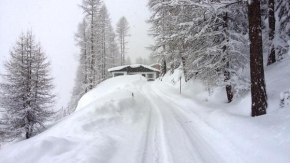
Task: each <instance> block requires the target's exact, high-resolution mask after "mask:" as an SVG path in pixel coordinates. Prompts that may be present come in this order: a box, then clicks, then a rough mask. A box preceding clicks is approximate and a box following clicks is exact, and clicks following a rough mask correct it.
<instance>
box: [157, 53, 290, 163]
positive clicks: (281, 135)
mask: <svg viewBox="0 0 290 163" xmlns="http://www.w3.org/2000/svg"><path fill="white" fill-rule="evenodd" d="M289 63H290V58H286V59H284V60H282V61H281V62H277V63H274V64H273V65H271V66H267V67H266V68H265V78H266V86H267V95H268V109H267V114H266V115H263V116H259V117H255V118H252V117H251V96H250V92H249V93H247V94H245V95H244V96H241V97H238V98H236V99H234V101H233V102H232V103H230V104H228V103H227V102H226V101H227V100H226V92H225V90H224V89H219V88H215V89H214V93H213V94H212V95H211V96H210V95H209V94H208V92H207V91H206V86H204V85H203V84H201V82H199V81H190V82H188V83H185V82H184V80H182V95H179V86H180V85H179V84H180V83H179V78H180V76H182V73H181V72H180V71H179V70H178V71H175V73H174V74H172V75H170V74H169V73H168V74H166V76H165V77H164V78H163V81H162V82H161V81H158V82H156V87H158V88H159V89H160V90H165V89H168V88H162V87H171V88H174V89H173V90H171V92H169V94H171V95H172V96H171V97H170V98H168V100H169V101H171V102H173V103H176V104H179V105H180V107H182V108H183V109H184V110H185V112H186V113H187V114H188V115H189V116H190V117H192V120H191V121H194V119H196V118H198V119H202V121H203V122H205V124H206V125H202V124H199V126H200V128H203V129H200V130H202V131H203V130H205V128H206V127H208V126H209V127H210V128H212V129H213V130H215V131H218V133H220V134H221V135H222V136H223V137H226V139H227V140H228V141H229V142H230V143H231V145H232V146H233V149H232V150H233V151H234V153H235V154H237V155H239V156H240V157H241V161H242V162H251V163H256V162H267V163H276V162H279V163H280V162H281V163H288V162H290V155H289V151H290V137H289V135H290V126H289V124H290V106H285V107H284V108H280V107H279V104H280V93H281V92H285V91H287V90H289V88H290V64H289ZM165 85H166V86H165ZM164 95H165V94H164ZM167 97H169V96H167ZM195 131H196V132H198V133H200V131H199V130H198V128H195ZM216 136H217V135H216ZM212 145H213V146H217V145H218V142H213V144H212ZM234 153H233V152H230V153H226V154H225V155H227V156H228V157H229V158H230V157H233V154H234Z"/></svg>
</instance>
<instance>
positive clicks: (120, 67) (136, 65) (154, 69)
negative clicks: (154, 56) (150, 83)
mask: <svg viewBox="0 0 290 163" xmlns="http://www.w3.org/2000/svg"><path fill="white" fill-rule="evenodd" d="M126 67H131V68H138V67H144V68H147V69H150V70H152V71H158V72H159V70H158V69H156V68H153V67H150V66H146V65H141V64H133V65H124V66H118V67H113V68H110V69H108V71H109V72H112V71H118V70H122V69H123V68H126Z"/></svg>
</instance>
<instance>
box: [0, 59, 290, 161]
mask: <svg viewBox="0 0 290 163" xmlns="http://www.w3.org/2000/svg"><path fill="white" fill-rule="evenodd" d="M289 61H290V59H285V60H284V61H283V62H280V63H275V64H274V65H273V66H269V67H267V68H266V84H267V92H268V99H269V108H268V110H267V111H268V112H267V115H264V116H260V117H255V118H252V117H250V95H249V94H247V95H244V96H242V97H239V99H236V100H235V101H234V102H233V103H231V104H227V103H226V102H225V99H226V97H225V92H224V90H215V93H214V94H213V95H212V96H209V95H208V93H207V92H206V91H205V87H204V86H203V85H202V84H201V83H199V82H198V81H190V82H189V83H184V82H182V95H180V94H179V82H178V79H179V75H180V72H179V71H178V70H176V71H175V73H174V74H173V75H169V74H167V76H165V77H164V78H163V81H155V82H147V81H146V79H145V78H143V77H141V76H120V77H116V78H112V79H109V80H107V81H105V82H103V83H102V84H100V85H98V87H97V88H95V89H94V90H92V91H90V92H89V93H87V94H86V95H84V97H83V98H82V99H81V100H80V102H79V105H78V108H77V111H76V112H75V113H74V114H72V115H70V116H69V117H67V118H65V119H63V120H62V121H60V122H59V123H58V124H56V125H55V126H53V127H51V128H50V129H48V130H47V131H45V132H43V133H42V134H40V135H38V136H35V137H33V138H31V139H29V140H25V141H22V142H19V143H15V144H13V145H10V146H9V147H6V148H4V149H2V150H0V163H64V162H67V163H239V162H240V163H265V162H267V163H268V162H269V163H289V162H290V155H289V151H290V125H289V124H290V106H285V107H284V108H279V97H280V93H281V92H283V91H287V90H289V88H290V71H289V70H290V64H289ZM173 80H174V82H173ZM172 83H175V84H172Z"/></svg>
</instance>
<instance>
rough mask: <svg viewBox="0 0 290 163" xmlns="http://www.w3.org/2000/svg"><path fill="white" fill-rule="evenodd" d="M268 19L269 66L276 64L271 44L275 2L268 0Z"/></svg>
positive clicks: (274, 22)
mask: <svg viewBox="0 0 290 163" xmlns="http://www.w3.org/2000/svg"><path fill="white" fill-rule="evenodd" d="M268 19H269V41H270V44H271V45H270V50H269V56H268V63H267V65H271V64H272V63H274V62H276V54H275V45H274V44H273V41H274V37H275V25H276V20H275V0H268Z"/></svg>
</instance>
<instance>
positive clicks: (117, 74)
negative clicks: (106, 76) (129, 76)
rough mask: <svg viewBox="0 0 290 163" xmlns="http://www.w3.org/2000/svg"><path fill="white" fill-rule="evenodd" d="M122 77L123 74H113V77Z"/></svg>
mask: <svg viewBox="0 0 290 163" xmlns="http://www.w3.org/2000/svg"><path fill="white" fill-rule="evenodd" d="M122 75H124V73H115V74H114V77H116V76H122Z"/></svg>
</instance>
